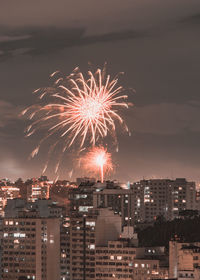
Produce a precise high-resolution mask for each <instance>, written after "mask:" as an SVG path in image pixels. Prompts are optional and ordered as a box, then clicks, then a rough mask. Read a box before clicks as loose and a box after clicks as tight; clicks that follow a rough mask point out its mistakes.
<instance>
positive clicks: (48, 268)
mask: <svg viewBox="0 0 200 280" xmlns="http://www.w3.org/2000/svg"><path fill="white" fill-rule="evenodd" d="M2 243H3V246H2V247H3V258H2V270H3V275H2V279H4V280H6V279H8V280H11V279H13V280H14V279H15V280H18V279H23V277H24V278H25V279H32V280H33V279H36V280H55V279H60V219H59V218H41V217H40V216H39V214H38V212H36V211H22V212H21V213H19V216H18V217H16V218H4V221H3V242H2Z"/></svg>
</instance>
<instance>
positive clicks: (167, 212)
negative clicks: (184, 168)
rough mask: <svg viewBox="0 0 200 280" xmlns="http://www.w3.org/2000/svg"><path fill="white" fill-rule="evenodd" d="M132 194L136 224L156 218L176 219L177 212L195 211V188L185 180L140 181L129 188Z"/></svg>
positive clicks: (192, 183)
mask: <svg viewBox="0 0 200 280" xmlns="http://www.w3.org/2000/svg"><path fill="white" fill-rule="evenodd" d="M131 189H132V190H133V192H134V200H135V201H134V203H133V205H134V217H135V221H136V222H151V221H153V220H155V219H156V218H157V217H158V216H163V217H164V218H165V219H166V220H173V219H174V218H176V217H178V215H179V211H181V210H186V209H191V210H195V209H196V207H197V203H196V187H195V183H194V182H187V181H186V179H182V178H180V179H179V178H178V179H176V180H169V179H152V180H141V181H139V182H137V183H134V184H133V185H132V186H131Z"/></svg>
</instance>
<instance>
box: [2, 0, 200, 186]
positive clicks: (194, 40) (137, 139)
mask: <svg viewBox="0 0 200 280" xmlns="http://www.w3.org/2000/svg"><path fill="white" fill-rule="evenodd" d="M20 2H21V4H23V9H19V10H18V9H17V6H15V8H16V9H13V10H15V15H14V14H13V15H12V14H10V16H8V13H7V11H8V10H10V3H9V2H7V3H3V4H2V9H1V11H0V17H1V22H0V62H1V63H0V69H1V73H2V74H1V77H0V92H1V98H0V108H1V113H0V114H1V121H0V134H1V140H0V152H1V156H2V157H1V164H0V174H1V177H2V178H3V177H8V178H11V179H17V178H18V177H23V178H28V177H34V176H35V175H37V174H38V175H39V174H41V173H42V168H43V162H44V157H45V155H46V152H47V148H48V147H47V148H46V150H45V149H44V151H43V152H42V153H40V155H39V156H38V157H37V158H35V159H34V160H31V161H28V156H29V154H30V153H31V151H32V149H33V147H34V146H35V145H36V142H37V141H38V138H39V136H35V138H32V139H30V138H28V139H27V138H24V132H23V130H24V128H25V120H24V119H21V118H19V113H20V112H21V110H22V109H24V108H25V107H26V106H27V105H31V104H32V103H33V102H34V96H33V95H31V92H32V91H33V90H34V89H36V88H38V87H41V86H45V85H46V84H48V82H49V81H48V79H47V77H48V75H49V74H50V73H51V72H53V71H55V70H57V69H59V70H61V71H63V72H64V73H70V72H71V69H73V67H75V66H77V65H80V68H81V70H82V71H83V72H86V71H87V68H88V62H91V63H92V65H94V66H95V67H96V66H97V67H98V66H99V67H101V66H102V65H103V64H104V62H105V61H107V63H108V69H109V73H110V74H111V75H112V76H113V75H115V74H116V73H117V72H121V71H123V72H125V75H124V77H122V78H121V81H122V83H123V86H124V87H125V88H126V87H132V88H134V89H135V90H136V93H134V94H132V95H131V96H130V98H131V101H132V102H133V103H134V107H133V108H131V109H130V110H129V111H128V112H126V113H125V115H124V116H125V119H126V122H127V125H128V126H129V128H130V130H131V132H132V135H131V137H128V136H127V135H125V134H121V135H120V136H119V152H118V153H113V160H114V163H115V166H116V167H115V172H114V173H113V174H111V175H110V177H107V178H108V179H110V178H117V179H119V180H121V181H137V180H139V179H141V178H143V177H145V178H153V177H157V178H160V177H162V178H164V177H166V178H167V177H169V178H173V177H187V178H188V179H192V180H194V181H197V182H199V181H200V175H199V169H200V159H199V156H198V155H199V151H200V148H199V140H200V125H199V121H198V119H199V112H200V110H199V104H200V103H199V102H200V100H199V91H200V84H199V75H200V71H199V70H200V68H199V65H200V58H199V47H200V39H199V36H198V34H199V28H200V21H199V18H200V5H199V4H198V3H197V2H196V1H190V3H188V1H181V4H180V1H167V2H168V3H163V2H161V1H158V0H154V1H153V0H152V1H144V2H143V3H141V1H135V3H133V1H125V4H124V3H123V5H122V4H121V1H110V2H109V4H107V6H106V7H107V12H104V7H103V6H104V5H103V2H101V4H98V5H97V3H96V4H91V3H90V1H85V2H84V6H83V5H82V4H81V2H79V4H80V6H78V8H77V7H75V6H74V4H70V5H69V3H68V2H66V1H62V2H61V3H60V5H57V4H56V5H55V1H50V2H49V1H48V8H46V5H45V1H44V4H41V6H40V10H41V12H43V15H42V16H41V15H39V14H38V16H37V19H36V17H35V16H36V13H37V10H38V7H37V2H35V3H32V4H31V6H28V4H27V3H26V2H25V1H20ZM106 3H107V2H106ZM114 3H115V5H113V4H114ZM12 5H16V4H13V3H12ZM30 7H31V8H30ZM88 7H90V8H91V9H93V13H89V12H86V13H85V14H84V13H83V11H87V10H88ZM67 8H68V9H69V10H68V9H67ZM172 10H173V13H172V12H171V11H172ZM63 11H64V12H63ZM11 16H12V20H11ZM102 16H103V18H104V24H103V25H102V24H101V21H102ZM72 158H73V155H72V154H70V153H69V154H68V156H67V157H66V162H65V166H66V169H65V170H63V171H62V175H61V178H66V179H69V173H70V174H72V173H71V172H72V169H73V171H74V172H73V174H72V178H73V179H74V178H76V177H79V176H82V175H84V174H82V173H81V171H80V170H78V169H77V171H76V168H73V167H72ZM85 175H87V174H85ZM47 176H48V177H50V178H51V179H53V178H54V177H53V174H51V169H50V171H49V172H47Z"/></svg>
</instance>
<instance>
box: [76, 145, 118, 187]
mask: <svg viewBox="0 0 200 280" xmlns="http://www.w3.org/2000/svg"><path fill="white" fill-rule="evenodd" d="M80 165H81V167H82V168H83V169H85V170H86V171H87V172H90V173H93V174H98V173H99V174H100V178H101V182H102V183H103V181H104V176H105V174H106V173H108V172H110V171H112V170H113V163H112V159H111V154H110V153H108V152H107V149H106V148H104V147H102V146H100V147H92V148H91V149H90V150H89V151H88V152H87V153H86V154H85V155H84V156H83V157H82V158H81V160H80Z"/></svg>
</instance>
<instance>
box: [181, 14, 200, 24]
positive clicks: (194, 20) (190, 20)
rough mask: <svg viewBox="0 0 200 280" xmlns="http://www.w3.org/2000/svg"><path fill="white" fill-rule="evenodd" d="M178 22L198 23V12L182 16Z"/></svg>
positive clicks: (199, 19) (199, 15)
mask: <svg viewBox="0 0 200 280" xmlns="http://www.w3.org/2000/svg"><path fill="white" fill-rule="evenodd" d="M180 23H186V24H188V23H189V24H200V13H197V14H193V15H190V16H187V17H184V18H182V19H181V20H180Z"/></svg>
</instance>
